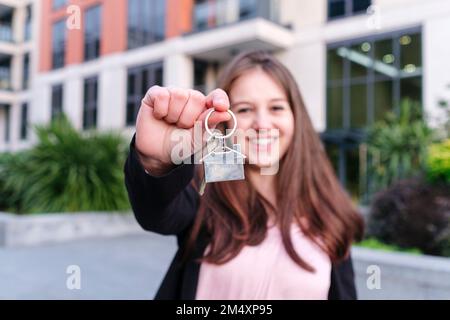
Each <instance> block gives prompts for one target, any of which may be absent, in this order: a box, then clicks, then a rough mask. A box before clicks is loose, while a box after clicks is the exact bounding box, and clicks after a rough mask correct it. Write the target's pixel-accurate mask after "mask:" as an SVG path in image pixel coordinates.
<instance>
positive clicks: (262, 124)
mask: <svg viewBox="0 0 450 320" xmlns="http://www.w3.org/2000/svg"><path fill="white" fill-rule="evenodd" d="M229 98H230V102H231V110H232V111H233V112H234V114H235V115H236V119H237V128H238V129H239V132H240V133H242V132H243V133H245V134H244V137H243V138H242V137H240V138H238V140H239V141H240V142H241V143H242V142H243V153H244V154H245V155H246V156H247V161H248V163H250V164H251V165H255V166H256V167H259V168H263V167H269V166H273V165H274V164H275V163H278V161H279V160H280V159H281V158H282V157H283V155H284V154H285V153H286V151H287V150H288V148H289V145H290V144H291V141H292V138H293V136H294V115H293V112H292V109H291V107H290V105H289V102H288V98H287V96H286V92H285V91H284V90H283V88H282V87H281V86H280V85H279V84H278V83H277V82H275V81H274V79H273V78H272V77H271V76H270V75H269V74H267V73H266V72H265V71H264V70H263V69H261V68H254V69H251V70H249V71H246V72H245V73H244V74H242V75H241V76H240V77H239V78H237V79H236V80H235V81H234V82H233V85H232V87H231V90H230V92H229ZM232 125H233V123H232V122H231V121H230V122H228V123H227V127H228V128H230V127H232ZM273 129H275V130H273ZM249 132H250V133H256V134H248V133H249ZM240 139H245V140H244V141H243V140H240Z"/></svg>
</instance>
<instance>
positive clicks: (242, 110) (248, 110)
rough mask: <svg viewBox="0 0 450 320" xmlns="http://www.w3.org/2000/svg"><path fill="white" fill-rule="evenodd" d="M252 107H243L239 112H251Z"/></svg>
mask: <svg viewBox="0 0 450 320" xmlns="http://www.w3.org/2000/svg"><path fill="white" fill-rule="evenodd" d="M250 111H251V109H250V108H241V109H239V110H237V113H247V112H250Z"/></svg>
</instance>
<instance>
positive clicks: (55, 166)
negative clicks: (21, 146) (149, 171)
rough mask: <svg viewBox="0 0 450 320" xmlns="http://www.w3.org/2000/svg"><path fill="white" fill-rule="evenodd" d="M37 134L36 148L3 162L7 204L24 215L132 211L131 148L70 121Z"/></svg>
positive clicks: (118, 139) (0, 167)
mask: <svg viewBox="0 0 450 320" xmlns="http://www.w3.org/2000/svg"><path fill="white" fill-rule="evenodd" d="M35 131H36V135H37V137H38V142H37V144H36V145H35V146H34V147H32V148H31V149H30V150H27V151H25V152H22V153H20V154H17V155H5V156H3V159H4V160H3V161H0V181H1V185H2V186H1V188H3V190H5V192H6V194H8V197H9V200H7V201H4V202H5V203H6V205H9V206H10V207H12V208H13V209H14V210H16V211H18V212H19V213H20V212H24V213H33V212H74V211H107V210H125V209H128V208H129V203H128V198H127V194H126V190H125V187H124V183H123V180H124V178H123V163H124V160H125V156H126V146H125V143H124V140H123V138H122V137H121V136H120V135H119V134H116V133H112V132H107V133H98V132H94V131H92V132H88V133H80V132H78V131H77V130H76V129H74V128H73V126H72V125H71V124H70V123H69V121H68V120H67V119H66V118H65V117H62V118H60V119H58V120H57V121H53V122H52V123H51V124H50V125H48V126H38V127H36V128H35ZM2 194H3V193H2Z"/></svg>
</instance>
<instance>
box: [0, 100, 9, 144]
mask: <svg viewBox="0 0 450 320" xmlns="http://www.w3.org/2000/svg"><path fill="white" fill-rule="evenodd" d="M2 109H3V115H4V119H5V128H4V130H5V131H4V140H5V142H9V138H10V137H9V130H10V127H11V119H10V117H11V114H10V113H11V112H10V107H9V105H8V104H3V105H0V111H1V110H2Z"/></svg>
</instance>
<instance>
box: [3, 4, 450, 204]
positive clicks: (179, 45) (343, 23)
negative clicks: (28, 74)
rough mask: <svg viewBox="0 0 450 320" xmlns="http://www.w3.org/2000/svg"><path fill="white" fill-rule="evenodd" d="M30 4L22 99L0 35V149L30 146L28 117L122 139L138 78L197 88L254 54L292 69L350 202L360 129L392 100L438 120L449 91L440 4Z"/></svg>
mask: <svg viewBox="0 0 450 320" xmlns="http://www.w3.org/2000/svg"><path fill="white" fill-rule="evenodd" d="M6 2H8V3H10V4H9V6H5V5H2V6H1V7H0V19H1V28H4V25H8V22H6V23H5V22H4V21H9V25H10V26H12V25H13V24H14V22H13V20H14V19H16V20H17V24H25V25H26V23H27V21H29V20H28V19H29V18H28V17H29V15H27V14H26V13H27V12H28V11H27V10H26V9H25V8H26V7H25V4H24V3H25V2H26V1H23V3H22V2H20V1H0V3H6ZM16 3H20V5H19V4H17V5H16ZM36 7H37V10H36V12H38V13H37V14H38V20H39V21H38V25H39V33H38V34H35V35H33V39H34V41H36V42H37V43H38V45H39V47H38V48H39V49H38V50H37V53H36V57H37V59H38V60H37V61H38V70H37V72H36V73H35V74H33V81H32V88H31V89H32V90H31V95H29V94H28V93H26V92H25V93H24V92H22V91H21V88H22V81H21V80H20V79H22V77H21V75H20V74H21V72H20V71H17V70H22V69H21V67H20V66H19V65H20V64H22V62H20V63H19V60H20V61H22V60H23V61H24V62H23V64H25V49H19V48H23V47H24V46H23V44H22V40H21V39H22V38H23V37H25V35H24V32H22V31H21V30H22V29H23V28H20V27H18V26H17V28H16V29H14V28H12V29H14V30H13V31H14V32H13V33H14V39H16V41H15V42H14V44H11V41H10V42H8V41H5V40H3V37H4V33H3V32H2V33H1V34H0V36H1V37H2V39H1V40H0V41H1V43H0V52H1V54H0V81H2V82H1V86H2V87H1V88H0V90H1V92H0V98H1V99H2V100H1V103H2V105H1V106H0V124H1V125H2V128H3V129H2V131H3V132H2V133H1V134H2V135H1V136H0V148H3V149H5V148H7V149H10V150H15V149H18V148H21V147H23V146H25V145H26V144H27V143H32V141H33V136H30V135H25V136H24V135H23V134H22V133H23V131H26V130H24V128H26V127H27V123H46V122H49V121H50V120H51V119H52V117H54V116H55V115H57V114H58V113H60V112H65V113H66V114H67V115H68V116H69V118H70V119H71V121H72V122H73V123H74V125H75V126H76V127H77V128H79V129H80V130H87V129H91V128H98V129H110V128H115V129H121V130H124V131H125V132H126V133H128V134H130V135H131V133H132V132H133V130H134V128H133V125H134V123H135V117H136V113H137V110H138V108H139V105H140V101H141V99H142V97H143V95H144V94H145V91H146V90H147V89H148V88H149V87H150V86H151V85H153V84H160V85H176V86H183V87H195V88H197V89H199V90H201V91H203V92H205V93H206V92H208V91H209V90H210V89H212V88H214V79H215V76H216V75H217V73H218V72H219V71H220V69H221V67H222V66H223V65H224V64H225V63H226V62H227V61H229V60H230V58H231V57H232V56H233V55H235V54H236V53H238V52H240V51H242V50H246V49H250V48H260V49H266V50H270V51H272V52H273V53H274V54H275V55H276V56H277V57H278V58H279V59H280V60H281V61H282V62H284V63H285V64H286V65H287V66H288V67H289V69H290V70H291V71H292V73H293V74H294V76H295V77H296V79H297V81H298V83H299V86H300V89H301V91H302V94H303V96H304V100H305V102H306V105H307V108H308V109H309V112H310V115H311V118H312V120H313V123H314V125H315V128H316V129H317V130H318V131H319V132H320V133H321V135H322V137H323V140H324V142H325V145H326V147H327V150H328V152H329V154H330V157H331V159H332V161H333V164H334V165H335V168H336V171H337V173H338V176H339V178H340V179H341V181H342V183H343V184H344V185H345V186H346V187H347V189H348V190H350V191H351V193H352V194H353V195H354V196H355V197H359V196H360V195H362V194H364V192H365V190H366V185H367V181H366V175H365V171H366V158H365V149H364V144H362V143H361V141H362V140H363V138H364V134H363V131H362V128H363V127H364V126H366V125H368V124H370V123H373V122H374V121H376V120H377V119H380V118H382V117H383V115H384V114H385V113H386V112H387V111H389V110H396V109H397V108H398V106H399V103H400V101H402V99H404V98H410V99H412V100H415V101H417V102H419V103H422V104H423V106H424V109H425V111H426V112H427V113H428V114H429V115H430V116H437V115H438V106H437V105H438V103H437V102H438V100H439V99H440V97H441V95H443V94H445V91H446V90H450V89H449V88H448V85H449V83H450V72H449V71H450V59H449V58H448V57H450V41H448V39H449V36H450V1H449V0H373V1H370V0H328V1H327V0H196V1H194V0H165V1H164V0H71V1H68V0H66V1H64V0H42V1H38V2H37V3H36ZM8 12H9V13H8ZM78 13H80V15H78ZM8 17H9V18H8ZM14 17H15V18H14ZM25 17H27V18H25ZM77 17H81V20H80V19H78V20H77ZM8 19H9V20H8ZM10 28H11V27H10ZM2 30H3V29H2ZM14 46H16V47H17V48H15V47H14ZM7 47H8V48H10V49H9V50H10V52H11V53H10V54H8V53H6V51H5V50H6V49H3V48H7ZM13 47H14V48H13ZM3 52H5V53H3ZM14 61H16V62H14ZM16 64H17V66H16ZM28 64H29V62H28ZM5 66H6V67H5ZM14 68H15V69H16V75H15V76H14V72H13V69H14ZM4 72H5V74H9V73H10V76H6V75H4ZM8 72H9V73H8ZM3 79H10V81H9V82H8V81H6V80H5V81H4V80H3ZM4 83H6V84H4ZM8 83H9V85H10V86H11V87H12V88H13V90H12V91H11V90H10V89H6V88H3V86H4V85H5V86H8ZM4 95H8V97H10V96H11V95H16V96H14V97H15V98H12V96H11V98H10V99H11V101H14V102H11V101H10V102H6V101H5V104H4V105H3V103H4V100H3V97H4ZM19 97H20V98H19ZM21 97H23V99H22V100H21ZM27 103H28V105H29V109H28V114H27V113H26V112H24V111H23V110H27V109H26V108H22V107H21V104H24V105H25V106H26V105H27ZM13 104H14V106H13ZM6 105H9V107H6ZM7 110H13V111H7ZM14 110H15V111H14ZM21 110H22V111H21ZM24 114H25V115H24ZM27 137H28V138H27Z"/></svg>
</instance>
